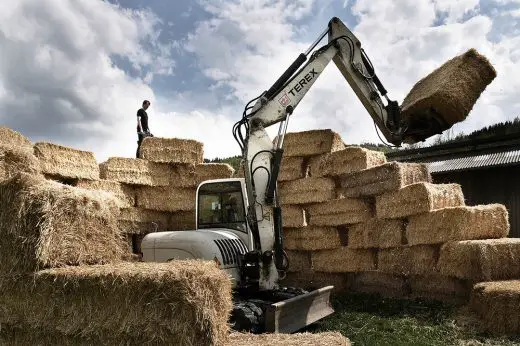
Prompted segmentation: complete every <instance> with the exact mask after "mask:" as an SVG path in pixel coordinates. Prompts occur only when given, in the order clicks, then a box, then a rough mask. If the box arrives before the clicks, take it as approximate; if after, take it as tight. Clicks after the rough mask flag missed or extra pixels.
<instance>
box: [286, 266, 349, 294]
mask: <svg viewBox="0 0 520 346" xmlns="http://www.w3.org/2000/svg"><path fill="white" fill-rule="evenodd" d="M348 281H349V280H348V276H347V274H345V273H320V272H315V271H305V272H299V273H292V272H289V273H287V276H286V277H285V278H284V279H282V280H280V285H281V286H284V287H299V288H303V289H305V290H308V291H313V290H316V289H320V288H322V287H326V286H334V289H333V292H335V293H340V292H344V291H346V290H348V287H349V286H348Z"/></svg>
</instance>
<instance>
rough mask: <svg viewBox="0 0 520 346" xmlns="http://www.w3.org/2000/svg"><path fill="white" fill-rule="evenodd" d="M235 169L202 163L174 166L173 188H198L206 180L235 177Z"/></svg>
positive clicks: (172, 173)
mask: <svg viewBox="0 0 520 346" xmlns="http://www.w3.org/2000/svg"><path fill="white" fill-rule="evenodd" d="M233 173H234V169H233V167H231V166H230V165H228V164H227V163H201V164H197V165H187V164H183V165H173V167H172V171H171V177H170V179H171V183H170V186H172V187H179V188H188V187H193V188H195V187H197V186H198V185H199V184H200V183H202V182H203V181H204V180H210V179H225V178H231V177H233Z"/></svg>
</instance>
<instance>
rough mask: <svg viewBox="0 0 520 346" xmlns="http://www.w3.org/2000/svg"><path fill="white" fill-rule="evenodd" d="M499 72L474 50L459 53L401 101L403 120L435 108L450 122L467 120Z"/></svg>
mask: <svg viewBox="0 0 520 346" xmlns="http://www.w3.org/2000/svg"><path fill="white" fill-rule="evenodd" d="M495 77H496V71H495V69H494V68H493V66H492V65H491V64H490V62H489V61H488V60H487V58H486V57H484V56H482V55H480V54H479V53H478V52H477V51H476V50H475V49H473V48H472V49H469V50H468V51H466V52H465V53H463V54H461V55H458V56H456V57H454V58H452V59H450V60H448V61H447V62H445V63H444V64H442V65H441V66H440V67H438V68H437V69H435V70H434V71H432V72H431V73H430V74H429V75H427V76H426V77H424V78H422V79H421V80H419V81H418V82H417V83H416V84H415V85H414V86H413V88H412V89H411V90H410V92H409V93H408V95H407V96H406V97H405V99H404V100H403V103H402V104H401V114H402V117H403V118H404V119H406V118H411V119H414V118H416V117H418V116H420V115H421V113H423V112H424V111H430V110H433V111H434V112H436V113H438V114H439V115H440V116H441V118H443V119H444V120H445V121H446V123H447V124H448V125H450V126H451V125H453V124H455V123H457V122H460V121H463V120H464V119H466V117H467V116H468V114H469V113H470V111H471V110H472V108H473V105H474V104H475V103H476V101H477V100H478V98H479V97H480V95H481V93H482V92H483V91H484V90H485V89H486V87H487V86H488V85H489V84H490V83H491V82H492V81H493V79H495Z"/></svg>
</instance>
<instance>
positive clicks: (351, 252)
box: [280, 130, 520, 302]
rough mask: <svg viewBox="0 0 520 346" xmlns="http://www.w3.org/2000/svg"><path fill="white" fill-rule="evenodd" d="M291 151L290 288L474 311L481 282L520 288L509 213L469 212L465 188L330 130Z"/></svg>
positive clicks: (287, 214)
mask: <svg viewBox="0 0 520 346" xmlns="http://www.w3.org/2000/svg"><path fill="white" fill-rule="evenodd" d="M286 141H287V143H291V144H292V145H290V146H289V145H288V146H287V148H286V150H285V152H284V160H285V161H286V162H289V163H290V164H289V165H288V166H289V167H287V168H284V167H282V172H285V176H284V178H285V179H281V180H282V181H281V182H280V193H281V196H280V199H281V201H282V212H283V222H284V224H283V226H284V233H285V243H284V246H285V249H286V251H287V253H288V256H289V260H290V269H289V274H288V276H287V278H286V279H285V280H284V281H285V284H288V285H291V284H296V285H303V286H304V287H307V288H309V289H313V288H318V287H322V286H325V285H329V284H333V285H336V286H337V288H338V289H339V290H350V291H352V292H365V293H380V294H383V295H385V296H398V297H407V298H415V297H421V298H428V299H440V300H446V301H455V302H460V301H463V302H467V301H468V300H469V297H470V294H471V289H472V286H473V285H474V284H475V283H477V282H480V281H484V280H491V281H496V280H508V279H515V278H518V279H520V265H519V264H518V263H519V262H518V258H519V257H520V242H519V241H517V240H515V239H508V238H506V237H507V235H508V234H509V221H508V220H509V219H508V212H507V210H506V208H505V207H504V206H503V205H501V204H490V205H477V206H468V205H466V203H465V199H464V195H463V192H462V189H461V187H460V186H459V185H458V184H434V183H433V182H432V178H431V176H430V174H429V172H428V171H427V169H426V166H424V165H422V164H412V163H397V162H387V160H386V157H385V155H384V154H383V153H381V152H376V151H370V150H366V149H363V148H360V147H356V146H346V145H337V144H334V143H342V141H341V139H340V138H339V136H338V135H337V134H335V133H334V132H333V131H330V130H318V131H305V132H300V133H289V134H287V137H286ZM309 141H311V142H312V143H316V145H314V146H310V145H304V144H305V143H309ZM293 143H299V145H298V144H293ZM318 143H319V144H318ZM309 147H310V148H309ZM289 178H290V179H289Z"/></svg>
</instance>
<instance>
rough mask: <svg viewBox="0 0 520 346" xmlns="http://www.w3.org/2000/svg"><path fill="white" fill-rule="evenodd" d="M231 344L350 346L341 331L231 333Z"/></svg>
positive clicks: (237, 345)
mask: <svg viewBox="0 0 520 346" xmlns="http://www.w3.org/2000/svg"><path fill="white" fill-rule="evenodd" d="M229 341H230V343H229V346H315V345H320V346H350V345H351V343H350V340H349V339H347V338H346V337H344V336H343V335H342V334H341V333H340V332H322V333H309V332H303V333H294V334H282V333H265V334H250V333H231V335H230V340H229Z"/></svg>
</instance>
